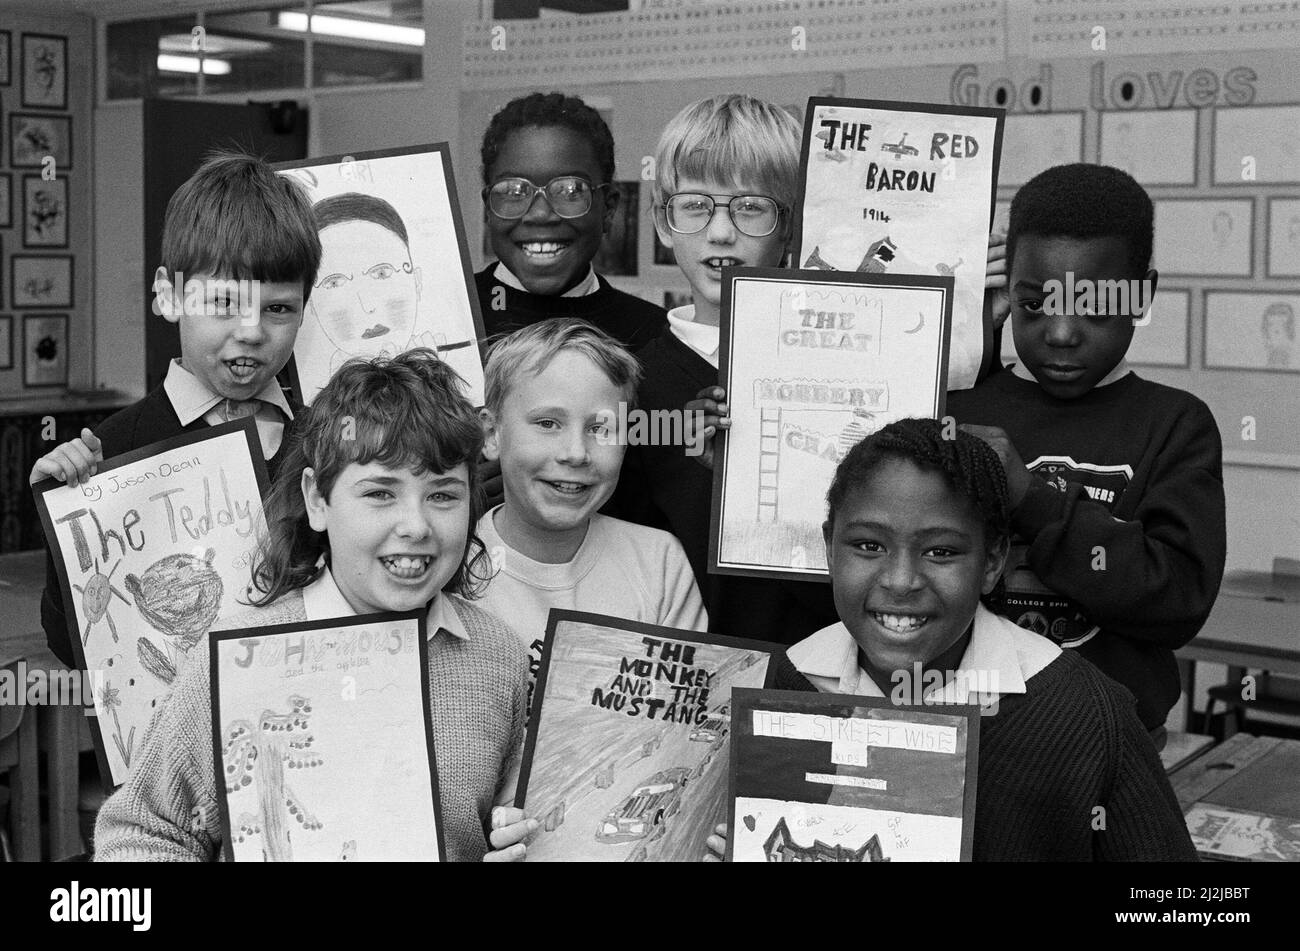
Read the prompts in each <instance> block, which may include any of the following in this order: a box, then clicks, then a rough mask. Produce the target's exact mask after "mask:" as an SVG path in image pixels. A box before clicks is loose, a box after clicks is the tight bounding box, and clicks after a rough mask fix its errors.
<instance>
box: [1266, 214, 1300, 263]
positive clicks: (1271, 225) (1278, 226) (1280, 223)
mask: <svg viewBox="0 0 1300 951" xmlns="http://www.w3.org/2000/svg"><path fill="white" fill-rule="evenodd" d="M1268 276H1269V277H1300V198H1270V199H1269V201H1268Z"/></svg>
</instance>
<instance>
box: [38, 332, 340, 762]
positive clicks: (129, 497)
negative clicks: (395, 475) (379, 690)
mask: <svg viewBox="0 0 1300 951" xmlns="http://www.w3.org/2000/svg"><path fill="white" fill-rule="evenodd" d="M29 319H30V318H29ZM32 491H33V493H34V495H35V496H36V504H37V508H38V509H39V511H40V513H41V524H42V525H43V526H44V529H45V539H46V541H47V542H48V544H49V547H50V551H51V552H52V553H53V556H54V565H55V568H56V570H57V572H58V577H59V587H60V591H61V592H62V595H63V606H64V609H65V610H66V612H67V620H68V628H69V631H68V633H69V635H70V637H71V640H72V647H73V651H74V652H75V654H76V658H77V662H78V666H79V667H81V668H82V669H83V670H91V671H99V672H102V673H103V682H102V685H97V686H96V696H95V698H94V699H95V712H96V716H95V717H94V719H92V720H91V721H90V724H91V729H92V731H93V732H94V736H95V745H96V750H97V752H98V753H99V765H100V775H101V776H104V777H105V778H106V781H107V782H108V784H109V785H111V786H116V785H119V784H120V783H121V782H122V781H123V780H124V779H126V775H127V772H128V771H129V770H130V767H131V763H132V761H133V759H134V757H135V753H136V752H137V751H138V750H139V748H140V746H141V744H142V743H143V741H144V734H145V732H146V731H147V730H148V729H149V724H150V722H151V720H152V718H153V716H154V714H155V713H157V712H158V709H159V708H160V707H161V705H162V703H163V701H164V699H165V698H166V697H167V695H168V694H169V693H170V692H171V689H172V685H173V683H174V682H175V680H176V677H177V676H178V675H179V674H180V673H181V672H182V671H183V670H184V667H185V664H186V663H188V661H189V658H190V655H191V652H192V651H194V650H195V649H196V648H197V649H198V650H200V651H203V650H206V648H205V647H204V646H203V644H202V642H203V639H204V638H205V637H206V636H207V633H208V632H209V631H210V630H212V629H213V628H214V627H216V628H217V629H220V627H221V623H220V622H221V619H222V618H226V617H229V616H231V615H232V614H238V613H241V612H245V611H247V610H248V606H247V604H241V603H240V602H241V600H242V601H246V598H245V594H246V592H247V590H248V586H249V579H250V573H249V565H250V563H251V559H252V557H253V555H254V553H255V552H256V549H257V540H258V534H259V532H260V531H262V530H264V527H265V521H264V519H263V517H262V495H263V493H264V492H265V491H266V466H265V465H264V463H263V461H262V448H261V445H260V443H259V442H258V439H257V429H256V426H255V424H254V421H253V419H252V417H246V418H244V419H241V420H236V421H234V422H231V423H224V424H222V425H220V426H204V427H203V428H202V429H201V430H200V431H198V432H193V433H185V434H183V435H180V436H176V437H174V438H173V439H168V440H164V441H162V442H157V443H154V444H153V445H150V446H145V447H143V448H140V449H136V450H133V451H131V452H128V453H125V454H123V455H121V456H117V457H115V458H111V459H108V460H106V461H104V462H101V463H100V464H99V468H98V471H97V472H96V474H95V475H93V476H91V477H90V479H89V480H87V481H85V482H83V483H81V484H80V485H78V486H75V487H74V486H69V485H65V484H64V483H62V482H59V481H58V480H57V479H46V480H45V481H43V482H40V483H38V484H37V485H35V486H33V489H32ZM335 673H336V678H335V684H337V683H338V676H337V672H335Z"/></svg>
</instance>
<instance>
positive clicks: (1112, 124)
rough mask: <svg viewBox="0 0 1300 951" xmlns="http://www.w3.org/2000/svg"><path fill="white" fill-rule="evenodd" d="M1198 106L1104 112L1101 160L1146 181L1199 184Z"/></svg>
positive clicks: (1154, 183)
mask: <svg viewBox="0 0 1300 951" xmlns="http://www.w3.org/2000/svg"><path fill="white" fill-rule="evenodd" d="M1199 114H1200V113H1199V112H1198V111H1197V110H1195V109H1132V110H1119V111H1114V112H1103V113H1101V164H1102V165H1111V166H1114V167H1115V168H1118V169H1120V170H1121V171H1124V172H1128V173H1129V174H1130V175H1132V176H1133V177H1134V178H1136V179H1137V180H1138V181H1139V182H1140V183H1141V184H1143V185H1195V184H1196V138H1197V130H1196V121H1197V116H1198V115H1199Z"/></svg>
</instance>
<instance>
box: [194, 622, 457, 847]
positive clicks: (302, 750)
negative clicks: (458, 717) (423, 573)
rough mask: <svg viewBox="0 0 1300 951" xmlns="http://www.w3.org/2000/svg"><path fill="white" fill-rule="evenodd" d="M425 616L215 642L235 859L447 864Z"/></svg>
mask: <svg viewBox="0 0 1300 951" xmlns="http://www.w3.org/2000/svg"><path fill="white" fill-rule="evenodd" d="M426 614H427V612H426V611H425V610H423V609H420V610H416V611H411V612H408V613H404V614H368V615H362V616H360V617H354V618H346V619H339V618H335V619H333V620H326V621H307V622H303V623H298V624H282V625H276V626H273V627H258V628H252V629H247V630H228V631H220V632H215V631H214V632H213V634H212V636H211V637H210V638H209V639H208V651H209V657H210V659H211V660H210V664H211V666H210V670H209V676H210V677H211V684H212V740H213V759H214V767H215V775H216V776H218V777H220V778H219V779H218V782H217V802H218V806H219V809H220V812H221V832H222V851H223V854H224V856H225V858H226V860H227V861H235V862H262V861H266V862H313V861H315V862H337V861H345V862H346V861H358V862H364V861H369V862H402V861H406V862H438V861H443V860H444V859H445V847H444V841H443V836H442V833H441V812H440V807H439V802H438V775H437V769H436V767H435V760H434V750H433V724H432V720H431V716H430V700H429V677H428V674H427V671H428V669H429V666H428V664H429V645H428V641H427V639H426V638H425V617H426Z"/></svg>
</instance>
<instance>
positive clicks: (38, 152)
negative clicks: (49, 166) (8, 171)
mask: <svg viewBox="0 0 1300 951" xmlns="http://www.w3.org/2000/svg"><path fill="white" fill-rule="evenodd" d="M47 157H48V158H52V159H53V160H54V167H55V170H56V171H57V172H58V173H59V174H60V175H62V174H63V173H64V172H66V171H68V170H69V169H70V168H72V117H71V116H47V115H40V114H37V113H29V112H11V113H9V165H10V167H12V168H42V167H43V166H44V165H45V160H46V158H47Z"/></svg>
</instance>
